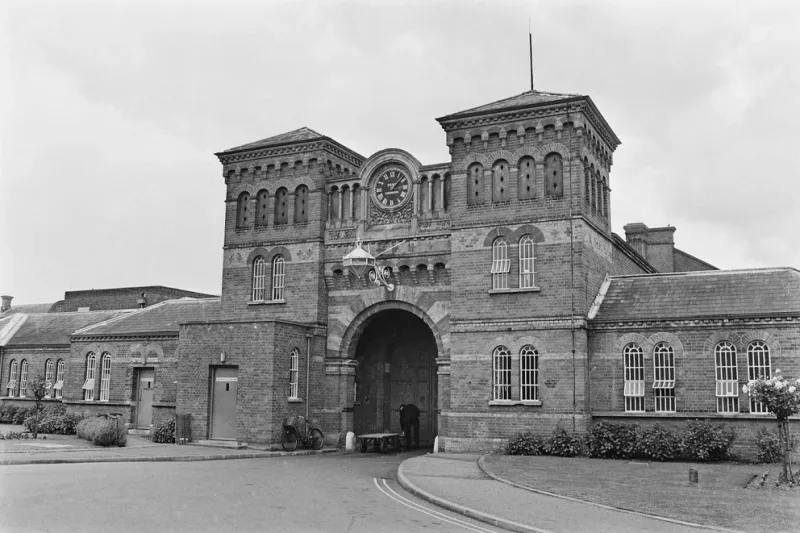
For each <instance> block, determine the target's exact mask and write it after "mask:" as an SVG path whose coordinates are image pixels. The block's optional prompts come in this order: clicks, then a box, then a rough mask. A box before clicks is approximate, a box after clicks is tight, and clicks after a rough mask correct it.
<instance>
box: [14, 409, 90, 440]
mask: <svg viewBox="0 0 800 533" xmlns="http://www.w3.org/2000/svg"><path fill="white" fill-rule="evenodd" d="M81 420H83V417H82V416H81V415H78V414H71V413H67V408H66V407H64V406H63V405H53V406H48V407H45V408H44V409H42V411H41V412H40V413H39V433H50V434H54V435H74V434H75V426H76V425H77V424H78V422H80V421H81ZM35 421H36V414H35V413H34V414H31V415H30V416H28V417H27V418H26V419H25V429H27V430H28V431H33V426H34V422H35Z"/></svg>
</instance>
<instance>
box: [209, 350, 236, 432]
mask: <svg viewBox="0 0 800 533" xmlns="http://www.w3.org/2000/svg"><path fill="white" fill-rule="evenodd" d="M212 372H213V373H212V377H211V386H212V393H211V394H212V395H211V434H210V435H209V438H211V439H217V440H236V394H237V392H238V390H239V367H238V366H217V367H212Z"/></svg>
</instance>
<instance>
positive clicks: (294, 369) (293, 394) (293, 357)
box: [289, 348, 300, 399]
mask: <svg viewBox="0 0 800 533" xmlns="http://www.w3.org/2000/svg"><path fill="white" fill-rule="evenodd" d="M299 383H300V351H299V350H298V349H297V348H295V349H294V350H292V353H291V354H290V355H289V398H291V399H296V398H297V388H298V385H299Z"/></svg>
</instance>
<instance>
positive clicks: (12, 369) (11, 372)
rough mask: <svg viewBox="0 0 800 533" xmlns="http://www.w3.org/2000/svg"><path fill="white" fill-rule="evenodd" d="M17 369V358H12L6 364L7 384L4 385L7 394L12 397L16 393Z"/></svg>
mask: <svg viewBox="0 0 800 533" xmlns="http://www.w3.org/2000/svg"><path fill="white" fill-rule="evenodd" d="M17 369H18V363H17V360H16V359H12V360H11V364H10V365H9V366H8V384H7V385H6V390H8V395H9V396H11V397H12V398H13V397H14V396H16V395H17Z"/></svg>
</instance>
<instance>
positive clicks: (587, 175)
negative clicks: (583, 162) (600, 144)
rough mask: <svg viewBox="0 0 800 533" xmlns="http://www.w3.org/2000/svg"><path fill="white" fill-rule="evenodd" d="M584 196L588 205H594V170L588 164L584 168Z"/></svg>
mask: <svg viewBox="0 0 800 533" xmlns="http://www.w3.org/2000/svg"><path fill="white" fill-rule="evenodd" d="M583 197H584V198H585V199H586V203H587V204H588V205H590V206H591V205H592V171H591V170H590V169H589V167H588V166H585V167H584V168H583Z"/></svg>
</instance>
